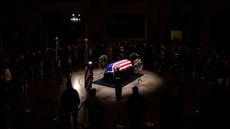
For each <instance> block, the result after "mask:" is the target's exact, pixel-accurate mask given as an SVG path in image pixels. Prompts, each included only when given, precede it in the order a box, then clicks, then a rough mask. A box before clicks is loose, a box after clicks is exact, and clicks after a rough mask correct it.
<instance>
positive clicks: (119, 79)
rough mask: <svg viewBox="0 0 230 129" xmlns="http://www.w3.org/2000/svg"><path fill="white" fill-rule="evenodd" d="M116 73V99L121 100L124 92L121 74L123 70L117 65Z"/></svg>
mask: <svg viewBox="0 0 230 129" xmlns="http://www.w3.org/2000/svg"><path fill="white" fill-rule="evenodd" d="M116 69H117V70H116V73H115V85H114V86H115V92H116V100H117V101H119V100H121V94H122V76H121V71H120V67H119V66H117V68H116Z"/></svg>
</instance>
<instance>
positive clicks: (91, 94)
mask: <svg viewBox="0 0 230 129" xmlns="http://www.w3.org/2000/svg"><path fill="white" fill-rule="evenodd" d="M96 92H97V90H96V89H95V88H92V89H91V90H90V91H89V96H96Z"/></svg>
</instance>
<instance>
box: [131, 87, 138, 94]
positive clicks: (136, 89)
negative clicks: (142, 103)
mask: <svg viewBox="0 0 230 129" xmlns="http://www.w3.org/2000/svg"><path fill="white" fill-rule="evenodd" d="M132 90H133V94H138V93H139V91H138V87H137V86H134V87H133V88H132Z"/></svg>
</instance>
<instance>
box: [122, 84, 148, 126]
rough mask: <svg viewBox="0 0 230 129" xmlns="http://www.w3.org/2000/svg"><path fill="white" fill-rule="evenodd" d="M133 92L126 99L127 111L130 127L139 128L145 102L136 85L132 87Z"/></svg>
mask: <svg viewBox="0 0 230 129" xmlns="http://www.w3.org/2000/svg"><path fill="white" fill-rule="evenodd" d="M132 90H133V94H132V95H131V96H130V97H129V98H128V100H127V103H126V104H127V112H128V116H129V119H130V120H131V127H132V129H140V128H141V126H142V117H143V115H144V109H145V103H144V99H143V96H142V95H141V94H139V90H138V87H136V86H135V87H133V88H132Z"/></svg>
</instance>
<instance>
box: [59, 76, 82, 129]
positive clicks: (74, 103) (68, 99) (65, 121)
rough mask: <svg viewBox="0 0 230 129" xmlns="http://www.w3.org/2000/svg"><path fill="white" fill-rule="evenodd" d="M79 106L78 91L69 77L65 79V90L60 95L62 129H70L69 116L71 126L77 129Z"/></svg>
mask: <svg viewBox="0 0 230 129" xmlns="http://www.w3.org/2000/svg"><path fill="white" fill-rule="evenodd" d="M79 104H80V97H79V94H78V91H77V90H75V89H74V88H73V86H72V83H71V77H69V78H68V79H67V83H66V89H65V90H64V91H63V92H62V95H61V108H62V111H61V113H62V121H61V122H62V126H63V129H70V128H71V116H72V118H73V126H74V128H75V129H77V117H78V106H79Z"/></svg>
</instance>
